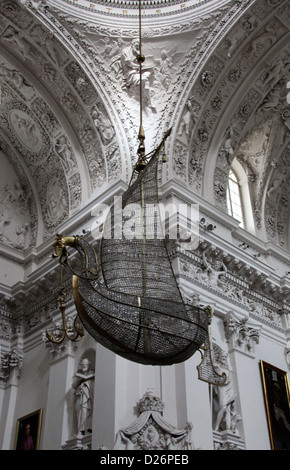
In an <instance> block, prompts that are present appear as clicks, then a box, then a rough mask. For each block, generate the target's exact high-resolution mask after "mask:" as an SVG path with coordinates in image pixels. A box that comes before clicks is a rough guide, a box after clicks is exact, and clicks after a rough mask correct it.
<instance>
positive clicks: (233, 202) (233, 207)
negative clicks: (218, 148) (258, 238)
mask: <svg viewBox="0 0 290 470" xmlns="http://www.w3.org/2000/svg"><path fill="white" fill-rule="evenodd" d="M227 206H228V213H229V214H230V215H231V216H232V217H234V219H237V220H238V221H239V222H240V225H241V227H243V228H244V217H243V210H242V200H241V193H240V187H239V183H238V179H237V177H236V175H235V173H234V172H233V170H230V173H229V179H228V188H227Z"/></svg>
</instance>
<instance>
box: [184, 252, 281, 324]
mask: <svg viewBox="0 0 290 470" xmlns="http://www.w3.org/2000/svg"><path fill="white" fill-rule="evenodd" d="M193 254H194V257H193V258H192V257H191V258H188V259H187V258H186V257H184V256H181V257H180V269H181V271H180V272H181V274H180V277H181V280H182V279H186V280H188V281H190V282H192V284H193V288H194V285H196V286H199V287H202V288H203V289H205V290H206V291H207V292H208V291H211V292H212V293H216V295H218V297H219V298H220V297H223V298H224V299H226V300H227V301H229V302H232V303H233V304H235V305H239V307H241V308H242V309H244V311H245V315H249V314H250V315H251V316H253V317H254V318H256V319H259V320H262V321H265V322H266V323H268V322H270V323H271V324H272V325H273V326H274V325H275V326H277V327H278V328H280V327H281V326H282V318H281V312H280V309H281V305H280V304H281V298H284V297H285V293H284V294H283V293H282V290H281V289H279V288H278V289H277V286H274V285H271V282H270V281H268V279H266V278H263V277H261V276H259V274H258V272H257V271H256V270H255V269H253V268H251V267H249V266H247V265H246V264H245V263H244V262H242V261H241V260H238V259H235V258H234V257H232V256H227V255H226V254H224V253H223V252H222V251H221V250H219V249H218V250H216V249H215V248H214V247H211V246H210V245H208V244H207V243H205V244H204V243H201V244H200V246H199V247H198V249H197V250H195V251H194V252H193Z"/></svg>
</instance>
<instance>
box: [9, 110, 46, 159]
mask: <svg viewBox="0 0 290 470" xmlns="http://www.w3.org/2000/svg"><path fill="white" fill-rule="evenodd" d="M9 118H10V122H11V125H12V127H13V129H14V131H15V134H16V135H17V137H18V139H19V140H20V142H21V143H22V144H23V145H24V146H25V147H26V148H28V150H30V151H32V152H39V151H40V150H41V146H42V139H41V133H40V130H39V128H38V126H37V125H36V123H35V121H34V120H33V119H32V118H31V117H30V116H28V114H27V113H25V112H24V111H22V110H21V109H13V110H12V111H11V112H10V116H9Z"/></svg>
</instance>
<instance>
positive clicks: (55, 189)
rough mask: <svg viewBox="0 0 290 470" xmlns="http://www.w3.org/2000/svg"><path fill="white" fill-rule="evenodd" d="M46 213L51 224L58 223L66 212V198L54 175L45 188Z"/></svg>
mask: <svg viewBox="0 0 290 470" xmlns="http://www.w3.org/2000/svg"><path fill="white" fill-rule="evenodd" d="M46 197H47V215H48V217H49V218H50V220H51V222H52V224H53V225H55V224H56V223H58V222H59V221H60V220H61V219H62V218H63V217H64V216H65V214H66V208H67V200H66V196H65V192H64V190H63V188H62V184H61V182H60V181H59V179H58V178H57V177H56V176H55V177H53V178H52V179H51V181H50V182H49V184H48V185H47V189H46Z"/></svg>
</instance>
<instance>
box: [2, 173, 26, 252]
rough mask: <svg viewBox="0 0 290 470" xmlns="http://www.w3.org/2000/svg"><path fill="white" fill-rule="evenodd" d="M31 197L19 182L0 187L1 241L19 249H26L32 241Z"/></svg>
mask: <svg viewBox="0 0 290 470" xmlns="http://www.w3.org/2000/svg"><path fill="white" fill-rule="evenodd" d="M29 197H30V194H27V193H26V192H25V191H24V189H23V188H22V187H21V185H20V183H19V182H16V183H14V184H9V183H8V184H6V186H5V188H3V189H1V188H0V241H2V242H4V243H7V244H8V245H11V246H13V247H14V248H17V249H25V248H27V247H28V246H29V245H30V242H31V218H30V213H29V209H28V204H27V202H28V199H29Z"/></svg>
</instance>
